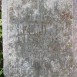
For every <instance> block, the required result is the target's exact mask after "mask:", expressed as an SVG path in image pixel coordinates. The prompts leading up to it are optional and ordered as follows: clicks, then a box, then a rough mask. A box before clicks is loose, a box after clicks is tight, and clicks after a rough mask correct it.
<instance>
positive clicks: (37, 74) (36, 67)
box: [33, 61, 41, 77]
mask: <svg viewBox="0 0 77 77" xmlns="http://www.w3.org/2000/svg"><path fill="white" fill-rule="evenodd" d="M33 67H34V69H35V77H39V75H40V70H41V65H40V62H37V61H35V62H34V64H33Z"/></svg>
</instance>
